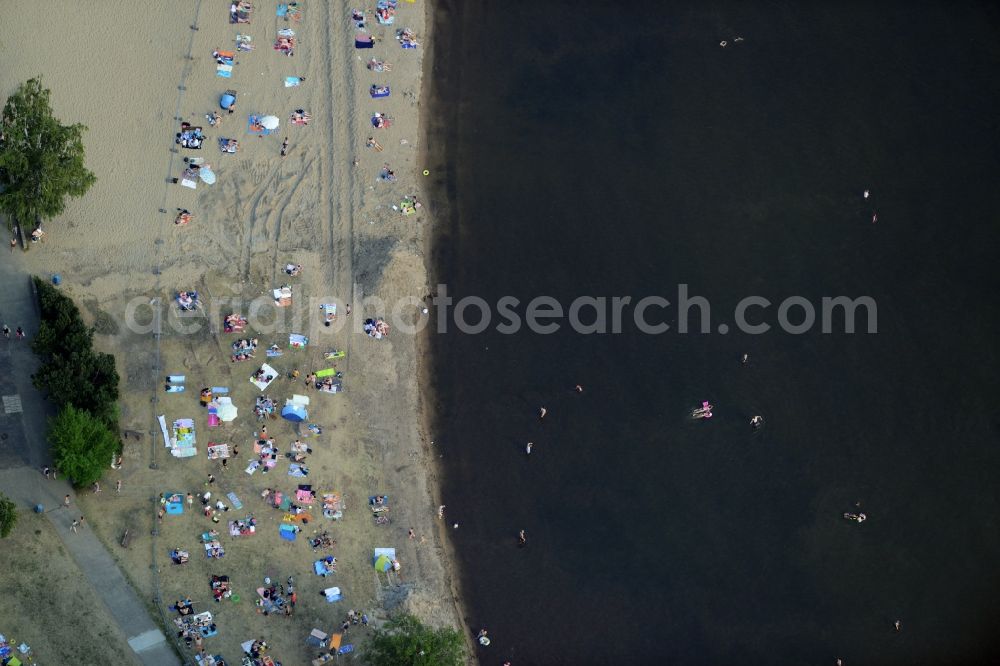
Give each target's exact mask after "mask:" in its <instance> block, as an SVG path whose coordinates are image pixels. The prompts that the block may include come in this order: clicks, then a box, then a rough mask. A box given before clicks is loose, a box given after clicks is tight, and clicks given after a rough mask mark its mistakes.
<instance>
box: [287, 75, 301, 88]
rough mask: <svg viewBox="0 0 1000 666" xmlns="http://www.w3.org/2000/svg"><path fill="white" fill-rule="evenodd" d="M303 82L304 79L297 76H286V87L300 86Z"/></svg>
mask: <svg viewBox="0 0 1000 666" xmlns="http://www.w3.org/2000/svg"><path fill="white" fill-rule="evenodd" d="M301 84H302V79H300V78H299V77H297V76H286V77H285V87H286V88H295V87H296V86H299V85H301Z"/></svg>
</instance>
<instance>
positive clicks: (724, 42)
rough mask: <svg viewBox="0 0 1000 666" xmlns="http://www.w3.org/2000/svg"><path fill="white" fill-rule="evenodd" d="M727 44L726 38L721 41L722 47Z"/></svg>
mask: <svg viewBox="0 0 1000 666" xmlns="http://www.w3.org/2000/svg"><path fill="white" fill-rule="evenodd" d="M726 45H727V42H726V40H724V39H723V40H722V41H721V42H719V46H721V47H722V48H726Z"/></svg>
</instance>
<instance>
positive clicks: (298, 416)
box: [281, 393, 309, 423]
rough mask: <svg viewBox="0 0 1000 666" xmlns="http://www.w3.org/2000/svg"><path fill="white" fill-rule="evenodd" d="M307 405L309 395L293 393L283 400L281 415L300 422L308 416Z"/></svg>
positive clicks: (287, 419)
mask: <svg viewBox="0 0 1000 666" xmlns="http://www.w3.org/2000/svg"><path fill="white" fill-rule="evenodd" d="M308 406H309V396H307V395H299V394H297V393H296V394H295V395H293V396H292V397H291V398H288V399H287V400H285V406H284V407H282V408H281V417H282V418H283V419H285V420H286V421H292V422H293V423H302V422H303V421H305V420H306V419H308V418H309V414H308V412H307V411H306V407H308Z"/></svg>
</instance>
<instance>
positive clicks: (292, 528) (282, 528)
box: [278, 523, 301, 541]
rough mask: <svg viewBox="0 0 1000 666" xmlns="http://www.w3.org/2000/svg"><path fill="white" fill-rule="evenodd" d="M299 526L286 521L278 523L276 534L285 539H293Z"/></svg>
mask: <svg viewBox="0 0 1000 666" xmlns="http://www.w3.org/2000/svg"><path fill="white" fill-rule="evenodd" d="M300 529H301V528H300V527H299V526H298V525H289V524H288V523H282V524H281V525H278V534H279V535H280V536H281V538H282V539H284V540H285V541H295V539H296V538H297V537H298V534H299V530H300Z"/></svg>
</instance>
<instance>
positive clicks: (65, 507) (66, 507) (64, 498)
mask: <svg viewBox="0 0 1000 666" xmlns="http://www.w3.org/2000/svg"><path fill="white" fill-rule="evenodd" d="M63 508H64V509H68V508H69V495H66V497H63Z"/></svg>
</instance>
